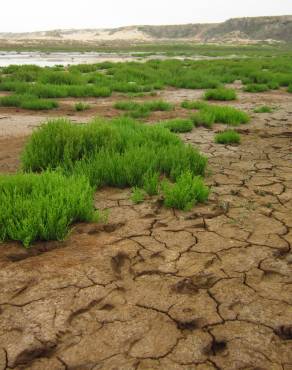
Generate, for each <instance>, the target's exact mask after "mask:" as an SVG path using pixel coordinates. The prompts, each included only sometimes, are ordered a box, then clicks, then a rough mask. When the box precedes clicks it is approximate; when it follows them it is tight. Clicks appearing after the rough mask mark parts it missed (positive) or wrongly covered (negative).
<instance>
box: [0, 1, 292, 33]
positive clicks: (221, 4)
mask: <svg viewBox="0 0 292 370" xmlns="http://www.w3.org/2000/svg"><path fill="white" fill-rule="evenodd" d="M290 14H292V2H291V0H278V1H277V2H275V0H267V1H265V3H264V6H263V5H262V4H259V3H256V2H255V1H254V0H245V1H243V2H241V3H235V2H234V0H233V1H232V0H205V1H203V2H200V3H194V1H192V0H181V1H179V2H172V3H169V2H168V1H166V0H160V1H159V2H158V1H154V0H147V1H144V0H140V1H139V2H137V1H134V0H124V1H123V2H119V1H118V0H107V1H106V2H103V3H102V4H101V5H99V4H98V3H97V2H96V1H94V0H83V1H82V2H81V1H75V2H74V3H72V2H71V1H69V0H63V1H57V0H51V1H49V2H41V1H39V0H26V1H23V0H10V1H9V2H5V3H4V4H3V5H2V6H1V14H0V32H36V31H48V30H55V29H90V28H116V27H124V26H132V25H168V24H188V23H218V22H223V21H225V20H227V19H230V18H238V17H258V16H281V15H290Z"/></svg>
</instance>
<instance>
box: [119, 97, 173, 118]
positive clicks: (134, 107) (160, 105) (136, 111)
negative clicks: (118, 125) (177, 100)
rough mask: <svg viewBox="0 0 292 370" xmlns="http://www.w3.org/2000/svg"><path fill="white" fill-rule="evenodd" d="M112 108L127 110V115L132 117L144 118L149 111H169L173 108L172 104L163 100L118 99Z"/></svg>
mask: <svg viewBox="0 0 292 370" xmlns="http://www.w3.org/2000/svg"><path fill="white" fill-rule="evenodd" d="M114 108H116V109H119V110H124V111H127V115H128V116H130V117H132V118H146V117H148V116H149V115H150V113H151V112H158V111H169V110H171V109H173V105H172V104H170V103H167V102H165V101H163V100H153V101H146V102H144V103H138V102H134V101H120V102H117V103H115V105H114Z"/></svg>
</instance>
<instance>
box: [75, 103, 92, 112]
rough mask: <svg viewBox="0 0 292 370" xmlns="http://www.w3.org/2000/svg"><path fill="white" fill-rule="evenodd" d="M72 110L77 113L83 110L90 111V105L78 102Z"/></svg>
mask: <svg viewBox="0 0 292 370" xmlns="http://www.w3.org/2000/svg"><path fill="white" fill-rule="evenodd" d="M74 108H75V110H76V111H77V112H82V111H84V110H87V109H90V105H89V104H86V103H82V102H79V103H76V104H75V105H74Z"/></svg>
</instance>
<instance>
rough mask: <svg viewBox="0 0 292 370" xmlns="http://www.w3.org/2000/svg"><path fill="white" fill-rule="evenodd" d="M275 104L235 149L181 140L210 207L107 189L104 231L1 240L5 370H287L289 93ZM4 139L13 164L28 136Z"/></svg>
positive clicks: (0, 361) (291, 206) (291, 287)
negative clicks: (56, 238)
mask: <svg viewBox="0 0 292 370" xmlns="http://www.w3.org/2000/svg"><path fill="white" fill-rule="evenodd" d="M172 94H173V92H172ZM277 98H278V103H279V104H280V105H281V102H282V106H280V109H279V110H278V111H275V112H274V113H273V114H263V115H256V116H255V117H254V118H253V120H252V122H251V124H249V125H246V126H242V127H241V128H240V130H241V132H242V138H243V140H242V144H241V145H240V146H220V145H217V144H214V143H213V136H214V131H208V130H206V129H194V130H193V132H191V133H188V134H185V135H183V136H182V137H183V138H184V140H185V141H186V142H188V143H191V144H194V145H196V146H198V147H199V148H200V149H201V151H202V152H204V153H206V154H207V155H208V157H209V169H210V173H209V175H208V178H207V182H208V183H209V184H210V185H211V186H212V194H211V197H210V200H209V202H208V203H207V204H205V205H198V206H196V207H195V208H194V209H193V210H192V211H191V212H188V213H184V212H178V211H173V210H167V209H165V208H164V207H163V206H162V204H161V200H160V199H159V198H151V199H148V200H146V201H145V202H144V203H143V204H140V205H133V204H132V202H131V201H129V190H118V189H104V190H102V191H100V192H98V193H97V194H96V199H95V204H96V207H99V208H102V209H109V210H110V216H109V223H108V224H107V225H95V224H78V225H76V226H75V228H74V230H73V232H72V233H71V235H70V237H69V238H68V240H66V241H65V242H63V243H59V242H50V243H38V244H36V245H35V246H34V247H33V248H31V249H30V250H25V249H23V248H21V247H20V246H19V245H18V244H17V243H7V244H4V245H2V246H0V369H1V370H4V369H7V370H8V369H9V370H10V369H26V370H46V369H50V370H61V369H74V370H77V369H78V370H83V369H84V370H86V369H91V370H161V369H162V370H195V369H196V370H212V369H228V370H235V369H249V370H251V369H254V370H256V369H257V370H260V369H262V370H265V369H268V370H270V369H271V370H291V369H292V274H291V273H292V251H291V246H292V97H291V95H290V96H289V95H284V94H283V95H281V94H280V95H279V96H278V97H277ZM252 99H254V100H252ZM264 99H266V100H268V99H270V95H269V94H261V95H260V94H258V95H253V96H252V98H251V96H250V95H248V94H246V95H245V96H244V98H243V99H242V101H241V104H246V105H249V106H252V105H253V104H254V102H256V103H257V102H259V101H264ZM219 128H220V126H217V127H215V131H216V129H219ZM1 140H2V148H1V150H2V152H1V155H2V161H1V170H2V171H4V170H5V167H4V163H8V164H9V165H8V168H7V170H9V171H11V170H13V166H16V165H17V161H16V159H15V158H17V157H18V152H19V151H20V148H21V146H22V145H23V142H24V141H25V140H24V139H23V138H7V139H5V138H2V139H1ZM5 140H6V144H5ZM8 143H10V147H9V145H8ZM4 147H5V148H7V151H8V154H7V156H6V157H5V156H4V152H5V149H4ZM13 147H14V148H15V151H14V153H12V149H11V148H13ZM9 148H10V149H9ZM9 150H10V151H9ZM9 153H10V154H9ZM13 156H14V157H13ZM13 158H14V161H13Z"/></svg>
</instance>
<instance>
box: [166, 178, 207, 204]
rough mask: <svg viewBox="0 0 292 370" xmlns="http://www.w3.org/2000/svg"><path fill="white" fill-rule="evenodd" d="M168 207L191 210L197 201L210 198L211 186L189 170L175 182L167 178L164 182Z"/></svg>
mask: <svg viewBox="0 0 292 370" xmlns="http://www.w3.org/2000/svg"><path fill="white" fill-rule="evenodd" d="M162 188H163V194H164V198H165V201H164V203H165V205H166V207H171V208H178V209H182V210H185V211H188V210H190V209H191V208H192V207H193V206H194V205H195V203H196V202H204V201H205V200H207V199H208V196H209V188H208V187H207V186H206V185H205V184H204V182H203V180H202V178H201V177H198V176H194V175H193V174H192V173H191V172H189V171H187V172H185V173H183V174H181V175H180V176H179V177H178V179H177V182H176V183H175V184H172V183H170V182H169V181H167V180H165V181H163V183H162Z"/></svg>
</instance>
